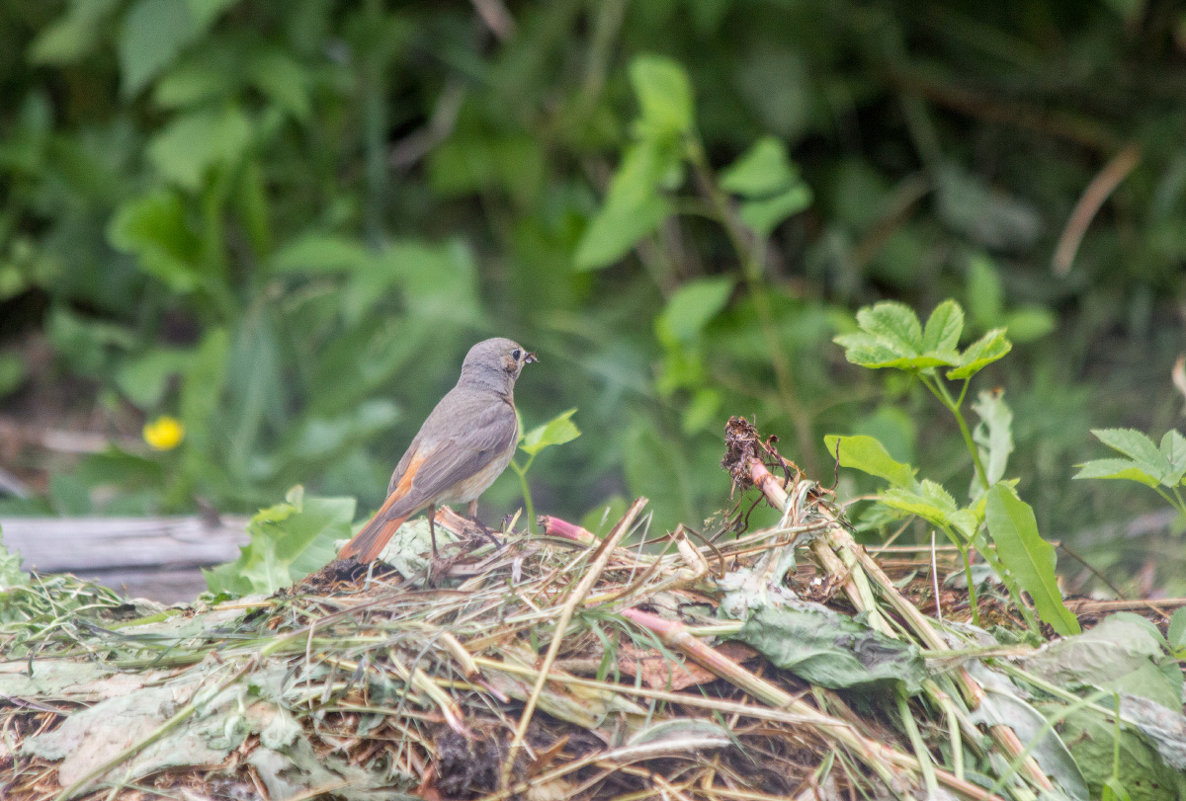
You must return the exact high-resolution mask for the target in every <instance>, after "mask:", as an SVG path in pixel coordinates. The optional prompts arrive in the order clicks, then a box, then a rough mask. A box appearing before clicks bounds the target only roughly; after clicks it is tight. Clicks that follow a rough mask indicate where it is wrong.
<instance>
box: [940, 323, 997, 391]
mask: <svg viewBox="0 0 1186 801" xmlns="http://www.w3.org/2000/svg"><path fill="white" fill-rule="evenodd" d="M1012 348H1013V343H1012V342H1010V341H1009V340H1008V339H1007V338H1006V337H1005V329H1003V328H994V329H993V330H991V331H989V332H988V333H987V334H985V335H984V336H982V337H980V339H978V340H976V341H975V342H973V343H972V344H971V345H969V346H968V347H967V348H966V349H965V350H964V352H963V353H962V354H960V358H959V367H956V368H955V369H953V370H948V371H947V377H948V378H949V379H951V380H953V381H954V380H957V379H961V378H970V377H971V376H973V375H975V374H976V373H978V372H980V371H981V370H982V369H983V368H984V367H985V366H986V365H989V364H992V363H993V362H995V361H996V360H997V359H1000V358H1001V357H1003V356H1004V355H1005V354H1006V353H1008V352H1009V351H1010V350H1011V349H1012Z"/></svg>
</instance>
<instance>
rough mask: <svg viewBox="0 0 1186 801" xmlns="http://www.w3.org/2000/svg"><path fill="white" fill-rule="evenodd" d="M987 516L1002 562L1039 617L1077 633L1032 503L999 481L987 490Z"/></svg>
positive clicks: (1060, 630)
mask: <svg viewBox="0 0 1186 801" xmlns="http://www.w3.org/2000/svg"><path fill="white" fill-rule="evenodd" d="M985 520H986V521H987V523H988V533H989V536H991V537H992V540H993V542H994V543H995V544H996V546H997V554H998V556H1000V559H1001V562H1002V563H1003V564H1004V565H1005V568H1006V569H1007V570H1008V571H1009V572H1010V573H1011V574H1012V575H1013V577H1014V578H1015V579H1016V580H1017V583H1018V585H1019V586H1020V587H1021V589H1023V590H1025V591H1026V592H1028V593H1029V594H1030V597H1031V598H1032V599H1033V601H1034V608H1035V609H1036V610H1037V612H1038V615H1039V617H1041V618H1042V620H1044V621H1046V622H1047V623H1049V624H1050V625H1051V626H1052V627H1053V628H1054V630H1055V631H1056V632H1058V633H1059V634H1062V635H1064V636H1065V635H1069V634H1078V633H1079V621H1078V620H1076V619H1075V616H1074V615H1073V614H1071V612H1070V610H1069V609H1067V608H1066V606H1064V605H1063V602H1062V594H1061V593H1060V592H1059V590H1058V578H1057V576H1056V575H1055V572H1054V567H1055V563H1056V561H1057V560H1056V556H1055V553H1054V548H1053V547H1051V545H1050V543H1048V542H1046V540H1044V539H1042V537H1041V535H1040V534H1039V533H1038V522H1037V519H1036V518H1035V517H1034V510H1033V509H1032V508H1030V505H1029V504H1028V503H1026V502H1025V501H1023V500H1021V499H1020V498H1018V497H1017V493H1016V492H1014V491H1013V488H1012V487H1009V486H1008V485H1006V484H1002V483H998V484H996V485H994V486H993V487H992V489H990V490H989V491H988V503H987V506H986V507H985Z"/></svg>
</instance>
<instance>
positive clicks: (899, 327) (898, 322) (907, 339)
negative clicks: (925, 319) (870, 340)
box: [857, 300, 923, 357]
mask: <svg viewBox="0 0 1186 801" xmlns="http://www.w3.org/2000/svg"><path fill="white" fill-rule="evenodd" d="M857 325H859V326H860V327H861V330H862V331H864V332H866V333H868V334H871V335H872V336H874V337H876V338H877V339H878V340H879V341H881V342H883V343H884V344H886V345H888V346H889V347H891V348H894V349H895V350H896V351H897V352H898V355H899V356H903V357H910V356H918V355H920V354H921V353H922V352H923V342H922V325H921V324H920V323H919V322H918V315H917V314H915V313H914V309H911V308H910V307H909V306H907V305H906V304H905V303H899V302H897V301H893V300H883V301H881V302H880V303H876V304H874V305H873V306H864V307H862V308H860V309H858V310H857Z"/></svg>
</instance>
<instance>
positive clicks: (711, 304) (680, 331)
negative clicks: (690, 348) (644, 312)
mask: <svg viewBox="0 0 1186 801" xmlns="http://www.w3.org/2000/svg"><path fill="white" fill-rule="evenodd" d="M736 283H737V282H736V281H735V280H734V279H733V278H730V277H720V278H698V279H695V280H692V281H688V282H686V283H685V284H683V285H682V286H680V287H679V288H678V289H677V290H676V291H675V292H674V293H672V295H671V297H670V298H669V299H668V301H667V305H666V306H664V307H663V311H662V313H661V314H660V315H659V316H658V317H657V318H656V320H655V331H656V333H657V335H658V337H659V339H660V341H662V342H663V344H665V345H675V344H677V343H685V344H686V343H689V342H691V341H693V340H694V339H696V337H697V336H699V335H700V332H701V331H703V330H704V326H706V325H708V323H709V321H710V320H712V318H714V317H716V316H717V315H718V314H720V312H721V310H722V309H724V308H725V304H727V303H728V302H729V296H730V295H732V294H733V287H734V286H735V285H736Z"/></svg>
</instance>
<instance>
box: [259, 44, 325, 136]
mask: <svg viewBox="0 0 1186 801" xmlns="http://www.w3.org/2000/svg"><path fill="white" fill-rule="evenodd" d="M247 79H248V80H249V81H250V82H251V83H252V84H254V85H255V87H256V88H258V89H259V90H260V92H261V93H263V95H264V96H265V97H267V98H268V99H269V100H271V101H272V102H273V103H275V104H276V105H277V106H279V107H280V108H282V109H284V110H285V111H286V112H287V113H288V114H290V115H292V117H294V118H295V119H297V120H300V121H302V122H304V121H305V120H307V119H308V118H309V116H310V115H311V114H312V113H313V101H312V98H311V97H310V96H309V90H310V86H309V84H310V83H311V79H312V75H311V74H310V73H309V71H307V70H305V69H304V68H303V67H302V66H301V64H300V63H299V62H297V61H296V60H295V59H294V58H293V56H292V54H291V53H289V52H288V51H286V50H283V49H281V48H279V47H268V48H260V49H257V50H254V51H252V53H251V54H250V55H249V60H248V62H247Z"/></svg>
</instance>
